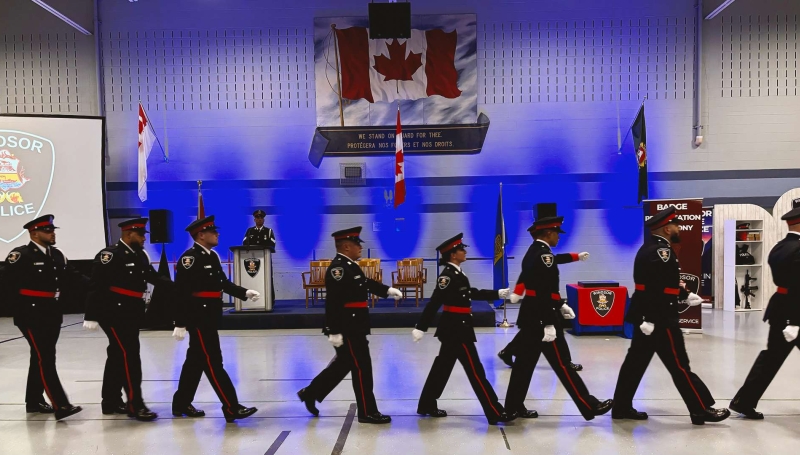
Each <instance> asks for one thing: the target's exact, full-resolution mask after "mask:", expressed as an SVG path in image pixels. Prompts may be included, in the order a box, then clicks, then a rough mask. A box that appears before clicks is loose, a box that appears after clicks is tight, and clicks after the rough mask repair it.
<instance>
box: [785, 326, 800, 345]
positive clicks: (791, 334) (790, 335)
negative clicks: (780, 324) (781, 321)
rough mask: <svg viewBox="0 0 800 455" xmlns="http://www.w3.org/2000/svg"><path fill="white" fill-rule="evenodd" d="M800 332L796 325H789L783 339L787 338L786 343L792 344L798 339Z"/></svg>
mask: <svg viewBox="0 0 800 455" xmlns="http://www.w3.org/2000/svg"><path fill="white" fill-rule="evenodd" d="M799 331H800V327H798V326H796V325H787V326H786V328H785V329H783V337H784V338H786V341H787V342H789V343H791V342H792V341H794V340H796V339H797V332H799Z"/></svg>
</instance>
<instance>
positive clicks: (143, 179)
mask: <svg viewBox="0 0 800 455" xmlns="http://www.w3.org/2000/svg"><path fill="white" fill-rule="evenodd" d="M155 141H156V134H155V132H154V131H153V126H152V125H151V124H150V119H149V118H147V113H145V111H144V106H142V103H141V101H140V102H139V200H141V201H142V202H144V201H146V200H147V158H148V157H149V156H150V150H151V149H152V148H153V143H155Z"/></svg>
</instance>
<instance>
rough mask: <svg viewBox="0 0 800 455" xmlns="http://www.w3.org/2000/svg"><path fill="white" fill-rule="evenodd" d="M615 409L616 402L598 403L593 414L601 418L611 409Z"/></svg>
mask: <svg viewBox="0 0 800 455" xmlns="http://www.w3.org/2000/svg"><path fill="white" fill-rule="evenodd" d="M613 407H614V400H606V401H601V402H600V403H597V406H595V407H594V409H592V414H594V415H596V416H601V415H603V414H605V413H606V412H608V411H610V410H611V408H613Z"/></svg>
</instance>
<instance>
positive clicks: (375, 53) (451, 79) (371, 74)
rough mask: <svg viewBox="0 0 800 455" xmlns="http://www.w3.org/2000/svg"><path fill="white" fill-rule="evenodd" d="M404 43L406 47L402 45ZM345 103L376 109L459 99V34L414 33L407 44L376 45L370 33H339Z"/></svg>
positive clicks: (361, 30)
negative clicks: (376, 106)
mask: <svg viewBox="0 0 800 455" xmlns="http://www.w3.org/2000/svg"><path fill="white" fill-rule="evenodd" d="M401 41H402V42H401ZM336 42H337V43H336V44H337V46H338V51H339V61H340V63H341V73H342V93H341V95H342V98H346V99H350V100H358V99H362V98H363V99H365V100H367V101H369V102H370V103H376V102H379V101H381V102H392V101H395V100H398V99H403V100H417V99H420V98H427V97H429V96H434V95H439V96H442V97H444V98H451V99H452V98H458V97H459V96H461V90H459V88H458V72H457V71H456V66H455V59H456V45H457V43H458V35H457V32H456V30H453V31H452V32H445V31H443V30H440V29H434V30H417V29H413V30H411V38H409V39H404V40H397V39H391V40H371V39H369V32H368V30H367V29H366V28H365V27H350V28H345V29H342V30H336Z"/></svg>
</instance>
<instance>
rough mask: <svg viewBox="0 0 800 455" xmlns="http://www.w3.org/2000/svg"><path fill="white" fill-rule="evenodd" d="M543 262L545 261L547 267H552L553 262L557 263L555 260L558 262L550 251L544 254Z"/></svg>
mask: <svg viewBox="0 0 800 455" xmlns="http://www.w3.org/2000/svg"><path fill="white" fill-rule="evenodd" d="M542 262H544V265H546V266H547V267H552V266H553V264H555V262H556V261H555V256H553V255H552V254H550V253H547V254H543V255H542Z"/></svg>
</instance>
